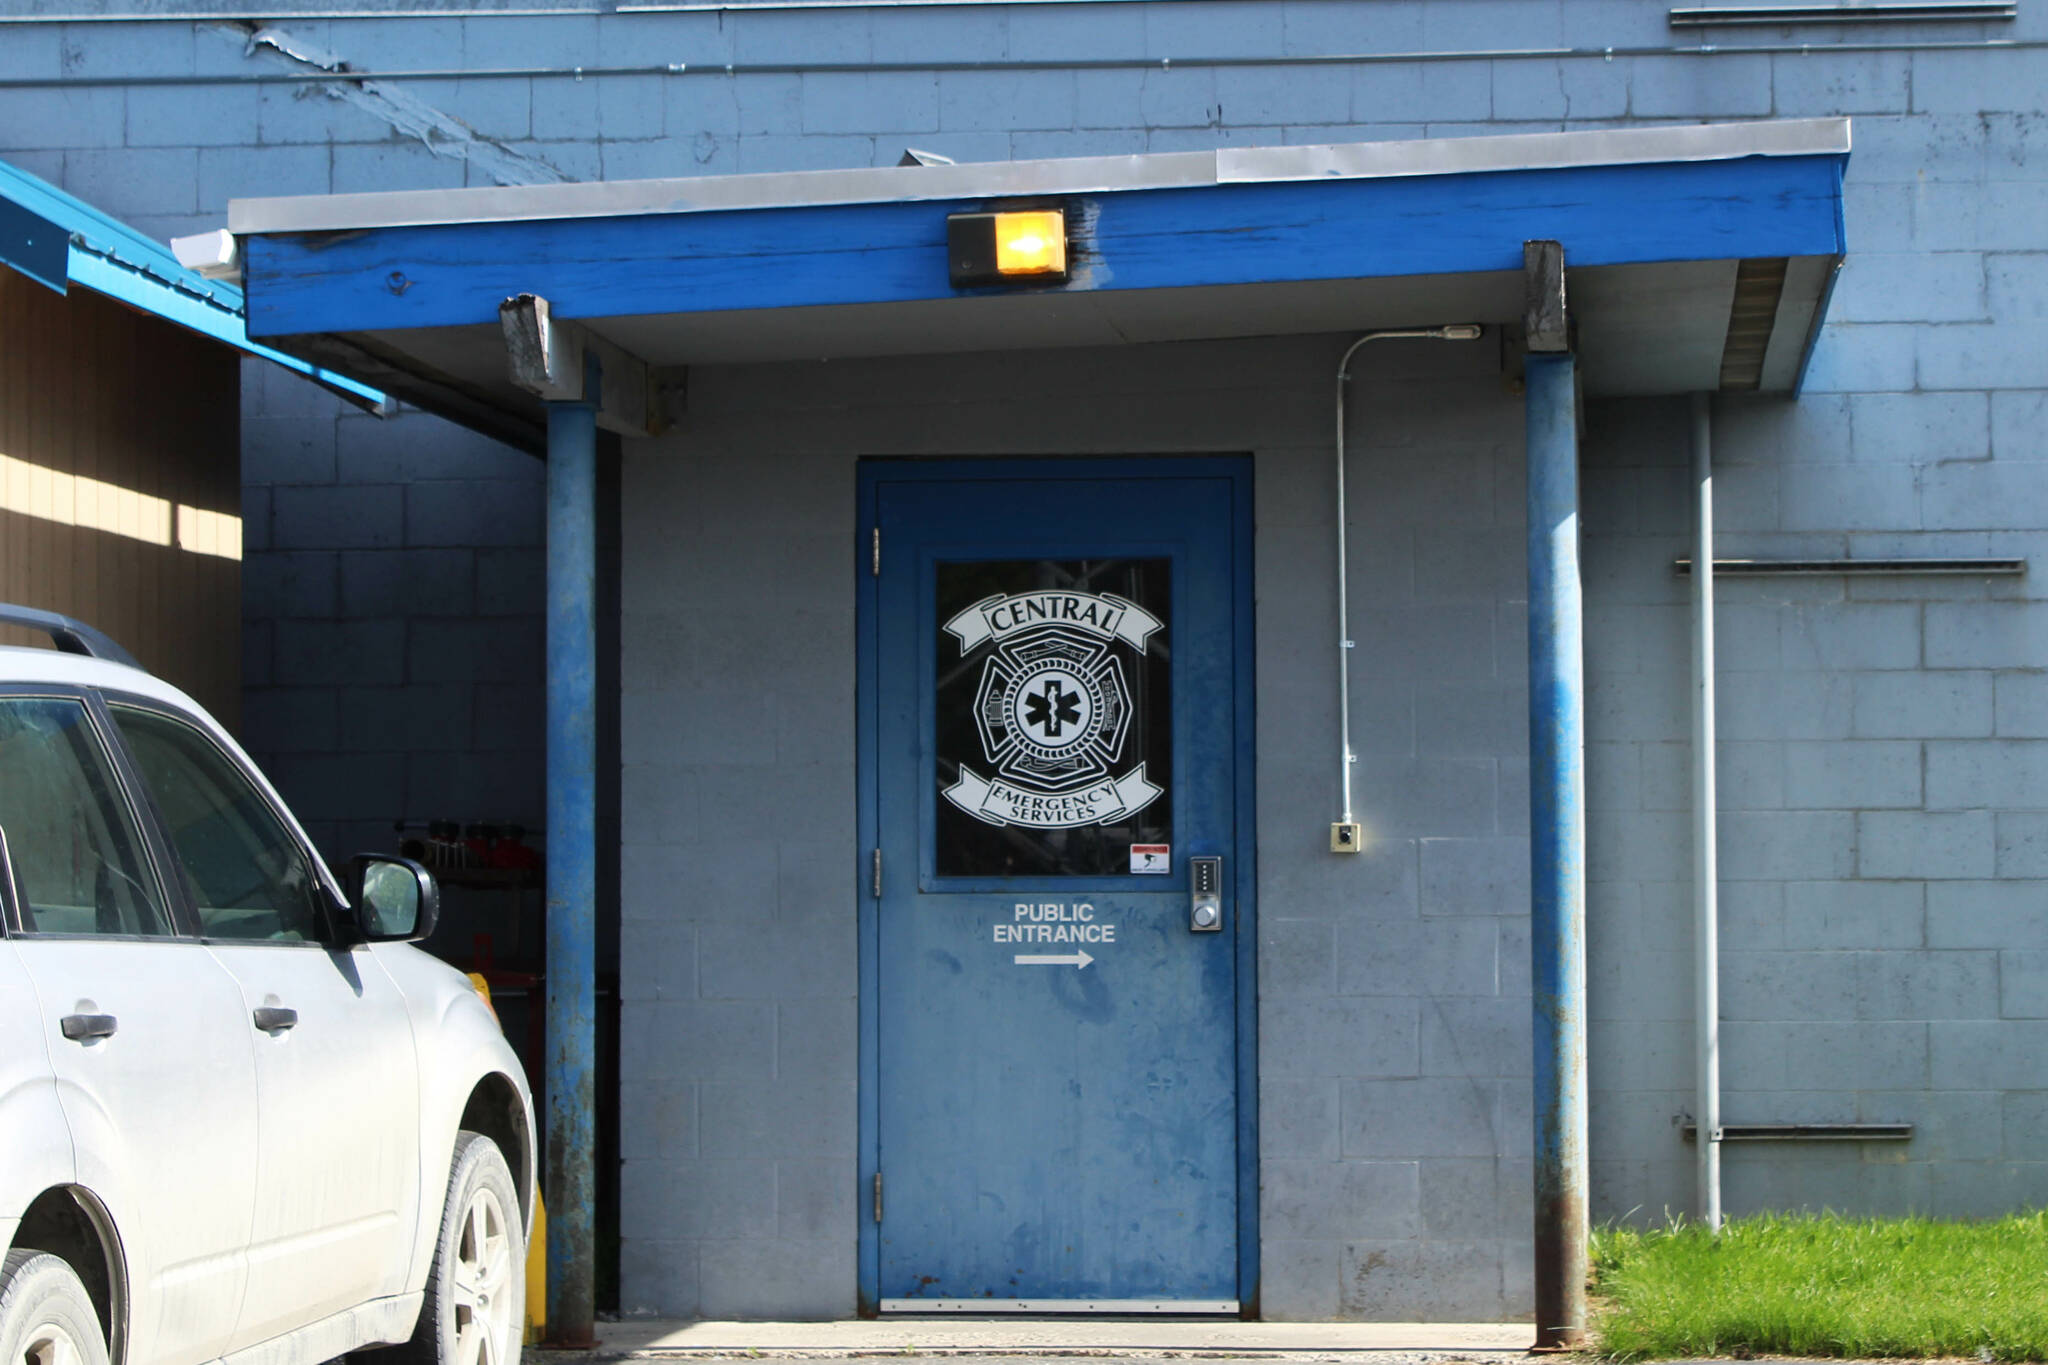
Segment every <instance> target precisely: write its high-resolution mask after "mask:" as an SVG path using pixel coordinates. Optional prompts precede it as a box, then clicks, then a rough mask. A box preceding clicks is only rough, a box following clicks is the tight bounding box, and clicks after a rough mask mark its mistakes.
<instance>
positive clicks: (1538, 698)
mask: <svg viewBox="0 0 2048 1365" xmlns="http://www.w3.org/2000/svg"><path fill="white" fill-rule="evenodd" d="M1524 374H1525V379H1526V389H1525V394H1526V404H1527V424H1528V425H1527V440H1528V461H1529V531H1528V535H1529V836H1530V838H1529V845H1530V847H1529V861H1530V870H1531V874H1532V878H1533V883H1532V886H1531V893H1530V905H1529V913H1530V926H1529V932H1530V956H1531V965H1532V967H1533V970H1534V982H1533V986H1534V996H1535V999H1534V1006H1535V1041H1536V1055H1535V1102H1536V1103H1535V1114H1536V1132H1535V1157H1536V1172H1535V1181H1536V1229H1535V1231H1536V1348H1537V1349H1538V1350H1558V1349H1563V1348H1567V1347H1572V1346H1576V1345H1577V1344H1579V1342H1580V1341H1581V1340H1582V1338H1583V1336H1584V1333H1585V1326H1586V1232H1587V1228H1586V777H1585V752H1586V722H1585V687H1584V666H1583V661H1582V652H1581V651H1582V645H1581V626H1580V595H1579V440H1578V411H1577V402H1576V387H1577V385H1576V377H1575V374H1574V364H1573V360H1572V355H1571V353H1570V352H1569V351H1561V352H1552V353H1537V352H1531V353H1530V354H1529V355H1528V357H1527V360H1526V362H1525V369H1524Z"/></svg>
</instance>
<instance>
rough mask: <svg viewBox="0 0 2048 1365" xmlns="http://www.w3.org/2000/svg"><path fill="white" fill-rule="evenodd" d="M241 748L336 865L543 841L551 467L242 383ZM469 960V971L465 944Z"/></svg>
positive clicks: (450, 435) (286, 380)
mask: <svg viewBox="0 0 2048 1365" xmlns="http://www.w3.org/2000/svg"><path fill="white" fill-rule="evenodd" d="M242 404H243V408H244V411H245V414H246V416H245V417H244V421H243V449H242V474H243V481H244V484H243V500H242V517H243V542H244V555H245V558H244V561H243V584H242V594H243V626H244V630H243V688H244V691H243V700H242V716H243V732H244V739H245V742H246V743H247V744H248V745H249V748H250V751H251V753H252V754H253V755H254V756H255V758H256V760H257V761H258V762H259V763H260V764H262V765H263V768H264V770H265V771H266V772H268V773H269V774H270V775H271V777H272V778H273V780H275V781H276V783H277V785H278V788H279V790H280V791H281V792H283V794H284V796H285V799H286V800H288V801H289V802H291V804H292V808H293V809H294V810H295V811H296V812H297V813H298V815H299V817H300V819H302V820H303V821H305V822H306V826H307V830H308V832H309V833H310V834H312V836H313V838H314V839H315V840H316V841H317V842H318V843H319V845H320V847H321V850H322V851H323V852H324V853H326V854H327V855H328V856H329V857H331V858H332V857H346V856H348V855H349V854H352V853H356V852H360V851H363V850H365V849H391V848H394V847H395V844H394V839H395V837H396V836H395V835H394V834H393V832H392V822H393V821H395V820H399V819H407V820H426V819H453V820H463V821H479V820H481V821H491V822H496V823H518V824H522V825H524V826H526V827H527V828H528V829H529V830H533V831H536V836H535V837H534V838H532V839H530V840H529V842H539V839H538V831H540V829H541V827H542V825H543V824H544V823H545V822H544V819H543V812H544V809H545V803H544V802H543V800H542V769H543V755H542V748H541V745H542V739H543V735H544V732H543V730H542V725H541V710H542V704H541V703H542V686H543V681H544V678H543V672H542V661H541V643H542V633H543V631H542V625H543V623H542V618H541V610H542V606H543V600H542V591H541V589H542V578H543V575H544V572H545V568H544V565H543V562H542V550H541V534H542V512H543V507H542V487H541V474H542V470H541V464H540V462H539V461H538V460H535V459H534V458H533V457H531V456H529V455H526V454H523V453H521V452H518V451H514V450H510V449H507V448H506V447H504V446H501V445H499V444H497V443H496V442H494V441H489V440H486V439H484V438H483V437H480V436H476V435H473V434H471V433H470V432H467V431H465V430H463V429H462V428H460V427H457V426H454V425H452V424H450V423H447V422H443V421H441V420H439V419H437V418H434V417H431V416H428V415H427V414H425V413H420V412H415V411H406V412H403V413H402V414H400V415H398V416H395V417H392V418H388V419H386V418H379V417H376V416H373V415H371V414H369V413H365V412H361V411H358V410H356V409H354V408H349V407H346V406H343V405H340V404H337V403H336V402H335V401H334V400H333V399H332V398H330V397H329V395H328V394H327V393H326V392H325V391H324V390H321V389H318V388H316V387H314V386H312V385H310V384H307V383H305V382H304V381H302V380H300V379H299V378H298V377H297V376H295V375H292V374H291V373H290V372H288V371H285V370H282V369H279V368H278V367H276V366H273V365H269V364H267V363H264V362H261V361H253V360H252V361H248V362H246V363H245V366H244V371H243V396H242ZM461 951H467V949H466V945H465V946H464V947H463V948H462V949H461Z"/></svg>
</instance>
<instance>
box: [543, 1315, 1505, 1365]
mask: <svg viewBox="0 0 2048 1365" xmlns="http://www.w3.org/2000/svg"><path fill="white" fill-rule="evenodd" d="M597 1335H598V1338H599V1345H598V1347H597V1349H596V1350H594V1351H589V1352H567V1351H535V1352H533V1353H532V1355H531V1356H530V1357H529V1359H530V1360H537V1365H551V1363H552V1362H560V1365H569V1361H568V1360H566V1359H565V1357H567V1358H570V1359H578V1360H591V1361H600V1360H630V1359H656V1360H658V1359H664V1358H678V1359H693V1358H713V1359H731V1358H738V1359H753V1358H760V1357H774V1358H780V1359H795V1360H802V1359H849V1358H856V1357H864V1356H944V1357H947V1358H949V1359H954V1360H959V1359H962V1358H969V1359H971V1358H977V1357H1000V1358H1004V1359H1005V1360H1006V1361H1009V1362H1015V1361H1017V1360H1018V1358H1024V1359H1032V1358H1036V1359H1047V1360H1056V1359H1060V1358H1071V1357H1104V1358H1112V1359H1114V1358H1144V1359H1206V1360H1259V1359H1267V1360H1287V1361H1290V1362H1296V1363H1297V1365H1309V1363H1310V1362H1319V1361H1331V1362H1345V1361H1359V1362H1365V1361H1370V1362H1372V1365H1405V1362H1407V1361H1410V1360H1413V1361H1449V1360H1475V1361H1490V1360H1498V1359H1500V1358H1501V1357H1503V1356H1510V1355H1521V1354H1523V1353H1525V1352H1527V1351H1528V1349H1529V1346H1530V1344H1531V1342H1532V1341H1533V1340H1534V1338H1535V1332H1534V1329H1532V1328H1531V1327H1530V1326H1529V1324H1527V1323H1522V1322H1510V1323H1475V1322H1346V1323H1325V1322H1238V1321H1234V1320H1226V1319H1213V1318H1212V1319H1196V1318H1149V1317H1148V1318H1133V1317H1099V1318H1098V1317H1088V1318H1082V1317H1075V1318H1022V1319H1020V1318H1002V1317H995V1318H966V1319H962V1318H958V1317H953V1316H951V1315H948V1316H947V1317H945V1318H905V1317H891V1318H884V1319H879V1320H873V1321H855V1322H678V1321H670V1320H662V1319H651V1318H629V1319H624V1320H621V1321H618V1322H600V1323H599V1324H597Z"/></svg>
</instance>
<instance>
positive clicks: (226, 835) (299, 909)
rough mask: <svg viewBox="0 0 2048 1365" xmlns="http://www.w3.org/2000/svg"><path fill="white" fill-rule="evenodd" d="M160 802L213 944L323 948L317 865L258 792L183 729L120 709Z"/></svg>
mask: <svg viewBox="0 0 2048 1365" xmlns="http://www.w3.org/2000/svg"><path fill="white" fill-rule="evenodd" d="M108 709H109V710H111V711H112V712H113V715H114V720H115V722H116V723H117V724H118V725H119V726H120V729H121V734H122V737H123V738H125V739H126V740H127V741H128V750H129V753H130V754H132V755H133V756H134V759H135V766H136V767H137V768H138V769H140V770H141V773H142V779H143V782H144V783H145V784H146V785H147V786H148V787H149V790H150V794H151V795H153V796H154V797H155V798H156V805H157V809H158V810H159V811H160V812H162V815H163V819H164V824H165V826H166V832H167V833H168V834H169V835H170V839H171V845H172V847H173V848H175V849H176V850H177V854H178V858H179V861H180V863H181V864H182V865H183V872H184V875H185V882H186V885H187V887H188V888H189V890H190V892H191V895H192V903H193V906H194V908H195V909H196V911H197V912H198V915H199V931H200V933H201V935H203V936H204V937H206V938H216V939H241V940H252V939H253V940H257V941H262V942H271V943H311V942H318V941H319V940H320V939H321V937H322V935H321V932H320V926H321V922H322V921H321V910H320V907H321V901H322V895H321V892H320V884H319V881H318V880H317V878H316V877H315V875H314V872H313V867H312V862H311V860H310V859H309V858H308V857H307V856H306V853H305V851H304V850H303V849H302V848H301V847H300V846H299V842H298V840H297V839H295V838H293V837H292V833H291V830H290V829H289V828H288V827H287V826H286V825H285V823H284V821H283V819H282V818H280V817H279V815H278V814H277V812H276V810H275V809H273V808H272V806H271V804H270V802H269V800H268V799H267V798H266V797H265V796H264V794H263V793H262V791H260V790H259V789H258V788H257V786H256V784H255V783H254V782H251V781H250V780H249V778H248V776H247V775H246V774H245V773H244V772H243V771H242V769H241V768H240V767H239V766H238V765H237V764H236V763H235V762H234V761H233V760H231V759H230V758H229V757H228V756H227V754H225V753H224V752H222V750H221V749H220V747H219V746H218V745H216V744H215V743H214V742H213V741H212V740H211V739H209V738H207V737H206V736H205V735H203V734H201V733H200V732H199V731H198V730H196V729H194V728H193V727H192V726H190V725H187V724H185V723H184V722H182V721H178V720H173V719H172V718H170V717H169V716H165V715H161V714H159V713H157V712H154V711H145V710H142V709H140V708H137V707H130V706H111V707H109V708H108Z"/></svg>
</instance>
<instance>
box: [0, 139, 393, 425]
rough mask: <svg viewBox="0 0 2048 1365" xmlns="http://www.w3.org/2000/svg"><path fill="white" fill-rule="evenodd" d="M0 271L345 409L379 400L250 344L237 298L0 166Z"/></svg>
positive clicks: (360, 387) (128, 230) (77, 202)
mask: <svg viewBox="0 0 2048 1365" xmlns="http://www.w3.org/2000/svg"><path fill="white" fill-rule="evenodd" d="M0 266H11V267H13V268H14V269H15V270H17V271H19V272H21V273H22V274H24V275H26V276H28V277H29V278H30V279H32V280H34V281H36V282H37V283H38V284H41V285H44V286H46V287H47V288H50V289H53V290H55V291H56V292H57V293H59V294H64V293H68V292H69V291H70V288H71V286H72V285H74V284H75V285H79V286H81V287H82V288H86V289H90V290H92V291H93V292H95V293H98V294H104V295H106V296H107V297H108V298H111V299H118V300H120V301H121V302H122V303H125V304H127V305H128V306H129V307H131V308H137V309H140V310H141V311H143V312H145V313H152V314H155V315H156V316H157V317H160V318H162V319H164V320H165V321H166V322H170V323H174V324H176V325H177V326H179V327H183V328H185V329H186V330H188V331H193V332H198V333H199V334H201V335H202V336H209V337H212V338H213V339H214V340H215V341H218V342H221V343H222V344H224V345H228V346H232V347H234V348H235V349H236V350H239V351H244V352H246V353H248V354H249V355H253V356H258V357H261V358H262V359H264V360H268V361H272V362H274V363H276V364H279V365H283V366H285V367H286V368H287V369H290V370H293V371H296V372H297V373H299V374H303V375H305V376H306V377H307V378H308V379H311V380H313V381H315V382H316V383H319V384H324V385H326V386H327V387H328V388H330V389H332V390H334V391H335V392H336V393H339V394H341V395H342V396H343V397H344V398H347V399H349V400H350V401H351V402H355V403H359V404H362V405H364V406H366V407H377V406H379V405H381V404H382V403H383V401H384V395H383V394H381V393H379V392H378V391H377V390H376V389H374V388H371V387H369V386H368V385H366V384H363V383H360V382H358V381H357V380H354V379H351V378H349V377H348V376H347V375H343V374H334V373H330V372H328V371H326V370H324V369H322V368H320V366H319V365H317V364H314V363H309V362H308V361H307V360H305V359H302V358H300V357H299V356H296V355H285V354H283V353H282V352H280V351H278V350H276V349H274V348H272V347H269V346H265V345H263V344H261V343H259V342H255V341H251V340H250V339H249V333H248V329H247V326H246V319H245V316H244V313H243V300H242V291H241V290H240V289H237V288H235V287H234V286H233V285H231V284H227V283H224V282H222V281H219V280H209V279H207V278H205V277H204V276H202V275H200V274H198V273H197V272H196V271H192V270H188V269H186V268H185V267H184V266H182V265H180V264H179V263H178V259H177V257H176V256H174V255H173V254H172V253H171V251H170V249H169V248H168V247H166V246H165V245H164V244H163V243H161V242H158V241H155V240H153V239H151V238H149V237H146V236H144V235H143V234H142V233H140V232H137V231H136V230H135V229H134V228H132V227H129V226H128V225H127V224H126V223H123V222H121V221H120V220H119V219H117V218H114V217H111V216H109V215H107V214H105V213H102V212H100V211H99V210H98V209H96V208H94V207H93V206H92V205H90V204H88V203H86V202H85V201H84V200H82V199H78V198H74V197H73V196H71V195H69V194H66V193H65V192H64V191H63V190H60V189H58V188H57V187H56V186H55V185H52V184H51V183H50V182H49V181H47V180H44V179H42V178H41V177H39V176H35V175H31V174H29V173H28V172H27V171H24V170H22V169H21V168H20V167H19V166H13V165H9V164H8V163H7V162H5V161H0Z"/></svg>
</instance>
